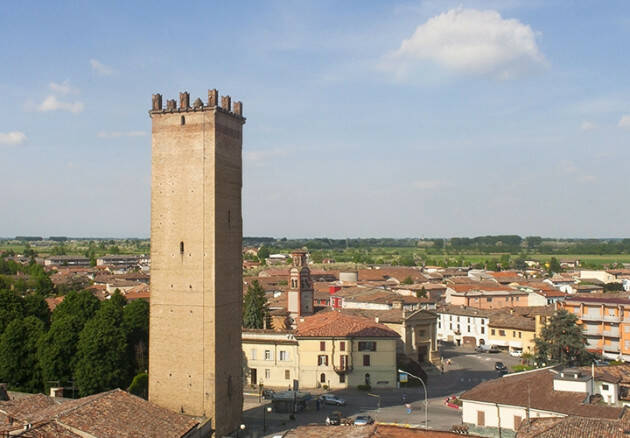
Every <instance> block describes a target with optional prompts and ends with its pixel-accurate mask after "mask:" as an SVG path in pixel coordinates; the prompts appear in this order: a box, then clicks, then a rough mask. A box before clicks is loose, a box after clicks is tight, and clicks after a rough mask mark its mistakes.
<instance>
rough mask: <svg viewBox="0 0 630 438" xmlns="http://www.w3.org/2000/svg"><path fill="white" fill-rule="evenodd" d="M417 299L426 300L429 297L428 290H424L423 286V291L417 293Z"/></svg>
mask: <svg viewBox="0 0 630 438" xmlns="http://www.w3.org/2000/svg"><path fill="white" fill-rule="evenodd" d="M416 297H417V298H426V297H427V290H426V289H425V288H424V286H422V289H420V290H419V291H416Z"/></svg>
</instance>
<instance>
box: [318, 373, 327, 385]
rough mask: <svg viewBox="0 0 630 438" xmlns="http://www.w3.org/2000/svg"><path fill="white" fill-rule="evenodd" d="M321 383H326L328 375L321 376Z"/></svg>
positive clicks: (322, 374)
mask: <svg viewBox="0 0 630 438" xmlns="http://www.w3.org/2000/svg"><path fill="white" fill-rule="evenodd" d="M319 382H320V383H326V374H324V373H321V374H320V375H319Z"/></svg>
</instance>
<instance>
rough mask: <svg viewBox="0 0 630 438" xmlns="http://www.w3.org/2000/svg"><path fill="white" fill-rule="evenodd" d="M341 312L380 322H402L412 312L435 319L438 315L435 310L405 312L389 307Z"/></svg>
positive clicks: (343, 310)
mask: <svg viewBox="0 0 630 438" xmlns="http://www.w3.org/2000/svg"><path fill="white" fill-rule="evenodd" d="M341 313H344V314H346V315H351V316H361V317H363V318H369V319H372V320H374V321H376V319H375V318H378V321H379V322H383V323H386V322H390V323H402V322H403V321H404V320H405V318H408V317H409V316H411V315H412V314H413V315H415V316H420V317H425V318H426V319H429V320H433V319H435V317H436V315H435V313H433V312H429V311H427V310H417V311H415V312H403V309H389V310H372V309H341ZM416 314H417V315H416Z"/></svg>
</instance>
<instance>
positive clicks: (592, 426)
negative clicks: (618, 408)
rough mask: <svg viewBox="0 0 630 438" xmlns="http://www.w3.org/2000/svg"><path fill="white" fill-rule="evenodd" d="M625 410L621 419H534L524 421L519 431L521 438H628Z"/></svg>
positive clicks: (574, 417)
mask: <svg viewBox="0 0 630 438" xmlns="http://www.w3.org/2000/svg"><path fill="white" fill-rule="evenodd" d="M629 412H630V411H628V410H627V409H626V410H625V412H624V414H623V416H622V417H621V418H619V419H612V420H609V419H603V418H586V417H577V416H569V417H563V418H534V419H531V420H529V421H523V422H522V423H521V426H520V427H519V429H518V437H519V438H569V437H570V438H627V437H628V430H629V426H630V421H629V419H628V416H629Z"/></svg>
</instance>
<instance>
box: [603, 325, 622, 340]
mask: <svg viewBox="0 0 630 438" xmlns="http://www.w3.org/2000/svg"><path fill="white" fill-rule="evenodd" d="M602 333H603V335H604V336H608V337H613V338H618V337H619V327H613V328H610V329H608V330H604V331H603V332H602Z"/></svg>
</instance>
